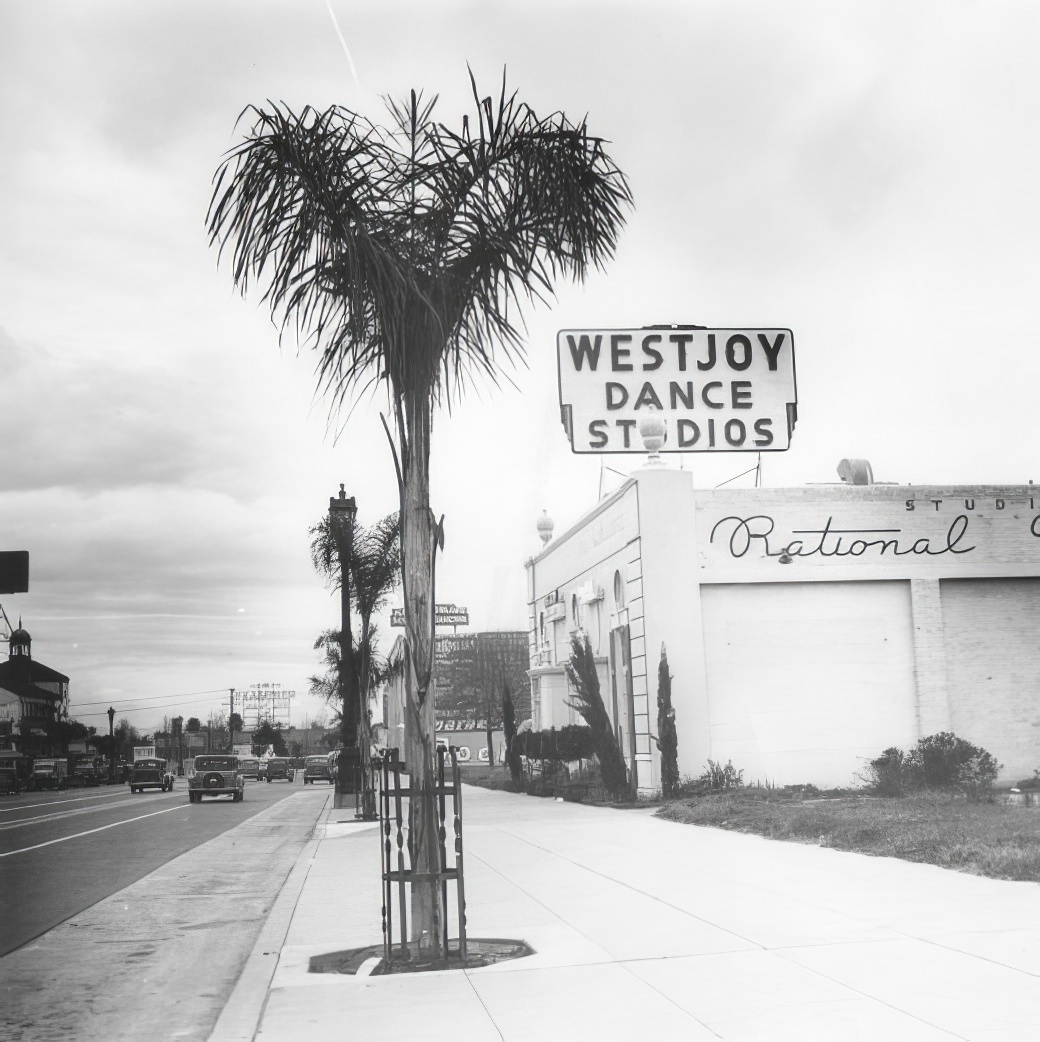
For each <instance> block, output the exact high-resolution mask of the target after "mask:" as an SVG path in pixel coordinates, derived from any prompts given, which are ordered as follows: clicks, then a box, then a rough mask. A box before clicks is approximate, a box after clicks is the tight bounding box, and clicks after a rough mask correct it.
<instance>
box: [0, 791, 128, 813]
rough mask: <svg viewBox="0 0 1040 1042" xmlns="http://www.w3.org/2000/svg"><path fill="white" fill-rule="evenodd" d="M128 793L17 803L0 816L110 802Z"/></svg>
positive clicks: (108, 793) (4, 809)
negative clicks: (86, 802)
mask: <svg viewBox="0 0 1040 1042" xmlns="http://www.w3.org/2000/svg"><path fill="white" fill-rule="evenodd" d="M128 795H129V793H126V792H101V793H98V795H97V796H73V797H71V798H70V799H67V800H51V801H50V802H49V803H16V804H13V805H12V806H10V807H0V814H14V813H15V812H16V811H20V810H36V808H37V807H60V806H62V805H63V804H65V803H79V802H80V800H110V799H112V797H113V796H128Z"/></svg>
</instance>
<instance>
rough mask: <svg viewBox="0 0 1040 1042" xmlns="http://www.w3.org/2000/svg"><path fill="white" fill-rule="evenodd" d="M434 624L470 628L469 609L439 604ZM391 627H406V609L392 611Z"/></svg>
mask: <svg viewBox="0 0 1040 1042" xmlns="http://www.w3.org/2000/svg"><path fill="white" fill-rule="evenodd" d="M434 624H435V625H437V626H468V625H469V608H459V607H458V606H457V605H454V604H438V605H437V606H436V609H435V613H434ZM390 625H391V626H403V625H404V608H391V609H390Z"/></svg>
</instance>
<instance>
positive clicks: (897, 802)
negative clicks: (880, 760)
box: [659, 788, 1040, 882]
mask: <svg viewBox="0 0 1040 1042" xmlns="http://www.w3.org/2000/svg"><path fill="white" fill-rule="evenodd" d="M659 814H660V815H661V817H664V818H668V819H670V820H672V821H679V822H683V823H685V824H689V825H706V826H711V827H713V828H724V829H735V830H737V831H741V832H753V833H756V834H758V835H761V836H768V837H769V838H771V839H782V840H792V841H795V842H799V843H817V844H819V845H820V846H824V847H835V848H836V849H838V850H851V851H856V852H858V853H861V854H874V855H876V856H878V857H898V858H903V859H904V860H906V861H922V862H926V863H928V864H932V865H939V866H941V867H942V868H953V869H957V870H959V871H962V872H974V873H976V874H977V875H982V876H990V877H992V878H994V879H1018V880H1028V881H1032V882H1040V808H1037V807H1025V806H1016V805H1008V804H1006V803H1003V802H1001V801H1000V800H999V799H998V798H996V797H994V798H993V800H992V801H990V800H987V799H982V800H968V799H966V798H964V797H963V796H959V797H958V796H951V795H946V794H939V793H928V794H921V795H914V796H905V797H899V798H879V797H869V796H864V795H859V794H853V795H843V796H834V797H813V798H804V797H800V796H799V795H797V794H791V795H788V794H783V793H778V792H776V791H774V790H768V789H761V790H758V789H754V788H734V789H730V790H727V791H724V792H718V793H713V794H710V795H703V796H695V797H692V798H689V799H682V800H675V801H671V802H668V803H666V804H664V805H663V806H662V807H661V810H660V811H659Z"/></svg>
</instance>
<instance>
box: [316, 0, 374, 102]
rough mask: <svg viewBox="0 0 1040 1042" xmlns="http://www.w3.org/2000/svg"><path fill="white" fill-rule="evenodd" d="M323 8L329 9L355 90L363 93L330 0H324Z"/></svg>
mask: <svg viewBox="0 0 1040 1042" xmlns="http://www.w3.org/2000/svg"><path fill="white" fill-rule="evenodd" d="M325 6H326V7H327V8H328V9H329V17H330V18H331V19H332V25H333V27H334V28H335V30H336V35H337V36H338V37H339V42H340V43H341V44H342V45H343V53H344V54H345V55H346V56H347V64H348V65H349V66H350V74H351V76H353V77H354V82H355V83H356V84H357V89H358V90H359V91H361V92H362V93H364V88H363V87H362V86H361V81H360V80H359V79H358V74H357V69H355V68H354V59H353V58H351V56H350V48H349V47H347V41H346V40H344V39H343V33H342V31H341V30H340V27H339V22H337V21H336V12H335V11H333V10H332V3H331V2H330V0H325Z"/></svg>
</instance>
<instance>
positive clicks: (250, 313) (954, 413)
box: [0, 0, 1040, 730]
mask: <svg viewBox="0 0 1040 1042" xmlns="http://www.w3.org/2000/svg"><path fill="white" fill-rule="evenodd" d="M1038 49H1040V5H1037V4H1035V3H1033V2H1031V0H1017V2H1016V0H990V2H986V3H982V2H968V0H935V2H932V0H893V2H887V0H863V2H848V0H821V2H807V0H785V2H782V3H780V2H777V0H681V2H680V0H675V2H661V0H639V2H638V3H637V2H635V0H632V2H621V3H614V4H611V3H607V2H604V0H595V2H593V0H588V2H585V0H552V2H551V3H550V2H544V3H542V2H537V0H515V2H514V0H500V2H489V0H481V2H471V3H462V2H458V3H455V2H448V0H422V2H415V3H403V2H398V0H291V2H290V0H176V2H173V0H169V2H167V0H148V2H141V0H63V2H59V0H4V2H3V3H0V120H2V132H3V146H2V149H3V161H2V162H0V199H2V202H0V437H2V443H0V453H2V454H0V549H8V550H28V551H29V552H30V560H31V588H30V591H29V592H28V593H24V594H18V595H4V596H2V597H0V605H2V606H3V609H4V611H5V612H6V614H7V616H8V618H9V619H10V620H11V622H12V624H17V620H18V618H19V617H21V619H22V620H23V622H24V624H25V626H26V628H27V629H28V630H29V631H30V633H31V634H32V637H33V652H34V655H35V657H36V658H37V659H39V660H40V661H42V662H45V663H46V664H47V665H50V666H52V667H54V668H56V669H58V670H60V671H62V672H63V673H66V674H68V676H69V677H70V678H71V685H70V686H71V696H72V698H71V701H72V713H73V715H74V716H75V717H77V718H78V719H81V720H83V721H84V722H87V723H92V724H95V725H98V726H100V727H101V728H102V729H103V727H104V726H105V725H106V724H107V720H105V718H104V711H105V710H106V709H107V707H108V706H109V705H112V706H113V707H114V708H115V709H116V710H117V713H118V715H119V717H122V716H126V717H127V718H128V719H130V720H131V721H132V722H134V723H135V724H136V725H137V726H138V727H140V728H141V729H142V730H150V729H151V728H153V727H154V726H156V725H157V724H158V723H159V722H160V721H161V719H162V717H163V716H164V715H167V716H173V715H175V714H178V713H180V714H183V715H185V716H190V715H197V716H200V717H203V718H205V716H206V715H207V714H208V713H209V712H210V711H211V710H212V709H214V708H218V707H219V706H220V705H221V704H226V699H227V692H228V689H230V688H245V687H249V686H250V685H251V684H257V683H279V684H281V685H282V686H283V687H285V688H289V689H292V690H295V691H296V701H295V708H294V711H293V722H294V723H303V722H304V720H305V719H306V718H313V717H314V716H315V715H318V714H320V713H321V706H320V704H319V703H317V702H315V701H314V700H313V699H311V698H310V697H308V695H307V678H308V677H309V676H310V675H311V674H312V673H314V672H316V671H318V670H319V668H320V664H319V661H318V657H317V654H316V653H315V652H314V651H313V648H312V645H313V642H314V639H315V637H316V636H317V634H318V633H319V632H320V631H321V630H323V629H326V628H329V627H332V626H335V625H336V624H337V611H338V599H337V598H336V596H335V595H334V594H333V593H332V592H330V591H328V590H327V589H325V588H324V587H323V586H322V583H321V581H320V580H319V579H318V577H317V576H316V575H315V574H314V571H313V569H312V567H311V564H310V559H309V534H308V529H309V527H310V526H312V525H313V524H315V523H316V522H317V521H318V520H319V519H320V518H321V516H322V514H323V512H324V511H325V510H326V508H327V505H328V498H329V496H330V495H334V494H335V493H336V492H337V490H338V488H339V485H340V483H343V484H344V485H345V487H346V491H347V494H348V495H354V496H355V497H356V499H357V502H358V508H359V519H360V520H361V521H362V522H365V523H372V522H374V521H375V520H377V519H378V518H380V517H382V516H384V515H385V514H387V513H389V512H390V511H392V510H394V509H395V508H396V485H395V481H394V479H393V476H392V474H393V472H392V463H391V459H390V456H389V453H388V450H387V445H386V441H385V437H384V435H383V433H382V429H381V426H380V422H379V412H380V410H381V409H385V399H384V398H382V397H381V396H380V395H378V394H376V395H374V396H371V397H366V398H364V399H362V400H361V401H360V402H358V403H357V406H356V407H355V409H354V410H353V412H352V413H351V415H350V416H349V418H348V417H346V416H340V417H338V418H336V419H333V421H332V422H331V423H330V417H329V411H328V407H327V404H326V403H325V402H323V401H322V400H320V399H316V398H315V393H314V378H313V367H314V362H313V358H311V357H308V355H307V354H306V353H301V352H299V351H298V350H297V345H296V344H295V343H293V342H291V341H288V340H286V341H283V342H282V343H281V344H279V339H278V335H277V330H276V329H275V328H274V327H273V326H272V324H271V321H270V319H269V317H268V315H267V313H266V312H265V311H264V310H263V308H262V307H261V305H260V303H259V299H258V298H257V297H256V296H253V297H250V298H248V299H245V300H243V299H242V298H241V297H240V296H238V295H237V294H236V293H235V291H234V289H233V287H232V283H231V277H230V274H229V272H228V270H227V267H226V266H224V267H218V264H217V257H216V253H215V251H214V250H213V249H211V248H210V247H209V245H208V242H207V238H206V234H205V229H204V215H205V212H206V206H207V203H208V201H209V195H210V191H211V178H212V175H213V173H214V170H215V169H216V167H217V165H218V164H219V162H220V160H221V157H222V155H223V154H224V152H225V151H226V150H227V149H229V148H231V147H232V146H233V145H235V144H236V142H237V141H238V140H240V137H239V135H240V132H241V131H239V132H236V129H235V123H236V118H237V116H238V114H239V113H240V112H241V110H242V109H243V108H244V107H245V106H246V105H248V104H250V103H255V104H263V103H264V101H265V100H266V99H272V100H276V101H284V102H286V103H288V104H289V105H290V106H294V107H298V106H301V105H303V104H307V103H309V104H311V105H314V106H318V107H324V106H327V105H329V104H332V103H340V104H343V105H346V106H348V107H350V108H354V109H357V110H359V111H361V112H363V113H364V114H365V115H368V116H370V117H372V118H374V119H376V120H380V121H381V120H383V118H384V115H385V107H384V104H383V101H382V99H383V97H384V96H387V95H389V96H392V97H396V98H400V97H404V96H406V95H407V92H408V91H409V90H410V89H411V88H413V87H415V88H421V89H423V90H424V91H426V92H427V93H428V94H439V95H440V100H439V101H438V108H437V111H438V113H439V115H440V117H441V118H442V119H443V120H444V121H445V122H447V123H449V124H450V125H453V126H457V125H458V124H459V123H460V120H461V115H462V113H463V112H465V111H469V110H470V109H471V101H470V98H469V96H468V90H469V84H468V78H467V71H466V70H467V63H468V64H469V66H470V67H471V68H472V69H473V71H474V74H475V75H476V77H477V80H478V83H479V84H480V85H481V86H482V87H483V89H484V90H485V91H486V92H487V93H492V92H494V91H495V90H496V89H497V87H498V83H499V80H500V78H501V75H502V70H503V68H507V70H508V78H509V82H510V84H511V85H512V86H513V87H515V88H516V89H517V91H518V92H519V95H520V97H521V98H522V99H523V100H525V101H527V102H528V103H529V104H531V106H532V107H533V108H534V109H535V111H537V112H539V113H542V114H548V113H550V112H552V111H554V110H556V109H562V110H563V111H564V112H566V113H567V114H568V115H569V116H571V117H572V118H575V119H577V118H580V117H582V116H584V115H586V114H587V116H588V121H589V127H590V130H591V131H592V132H593V133H594V134H597V135H599V136H602V137H605V138H607V139H609V140H610V142H611V145H610V150H611V154H612V156H613V158H614V159H615V160H616V162H617V163H618V165H619V166H620V167H621V168H622V169H623V170H624V171H625V173H626V174H627V176H628V177H629V179H630V182H631V186H632V190H633V194H634V197H635V208H634V210H633V212H632V214H631V216H630V219H629V222H628V226H627V228H626V230H625V231H624V233H623V236H622V238H621V241H620V245H619V250H618V254H617V257H616V259H615V261H614V263H613V264H612V265H611V266H610V267H609V269H608V270H607V271H606V272H604V273H602V274H597V275H595V276H594V277H593V278H591V279H590V280H589V281H588V282H587V283H586V284H585V285H583V286H579V287H574V286H570V285H561V286H560V287H559V291H558V297H557V301H556V303H555V305H554V306H553V307H551V308H541V309H531V310H529V311H528V313H527V325H528V334H529V335H528V339H527V351H528V362H529V364H528V366H527V367H526V368H523V369H520V370H518V371H515V372H512V373H511V379H512V385H510V384H509V383H505V384H504V385H503V387H502V388H501V389H500V390H497V391H494V390H491V389H488V388H477V389H476V390H475V391H474V392H473V393H471V394H470V395H469V397H468V398H467V399H466V400H465V401H464V402H463V403H462V405H461V407H460V408H459V409H458V410H457V411H456V412H455V413H454V414H453V415H451V416H447V415H443V416H440V417H439V418H438V421H437V426H436V428H435V432H434V449H433V451H434V461H433V469H434V473H433V483H432V501H433V507H434V509H435V511H436V513H437V514H438V515H439V514H442V513H443V514H444V515H445V529H446V545H445V550H444V554H443V556H442V558H441V559H440V562H439V564H438V601H442V602H454V603H455V604H457V605H461V606H465V607H467V608H468V609H469V611H470V619H471V628H472V629H522V628H524V625H525V618H526V610H525V603H524V598H525V593H524V568H523V563H524V561H525V559H526V558H527V557H529V556H531V555H532V554H533V553H535V552H537V550H538V548H539V545H540V544H539V542H538V539H537V533H536V529H535V522H536V519H537V517H538V516H539V514H540V513H541V511H542V510H543V509H545V510H548V512H549V514H550V515H551V516H552V517H553V519H554V520H555V522H556V525H557V531H558V532H559V531H562V530H563V529H565V528H566V527H568V526H569V525H570V524H572V523H573V522H575V521H576V520H577V519H578V518H579V517H580V516H581V515H582V513H583V512H584V511H585V510H586V509H588V508H589V507H591V506H592V505H593V504H594V503H595V502H596V498H597V495H598V494H599V491H600V489H601V488H610V487H612V484H616V482H617V481H619V480H620V478H619V477H618V476H617V475H616V474H615V473H614V470H621V471H627V470H630V469H631V468H632V467H634V466H636V465H638V463H639V460H637V459H635V458H632V457H627V456H625V457H619V456H611V457H606V458H605V459H602V460H600V459H597V458H594V457H589V456H575V455H573V454H571V452H570V449H569V445H568V443H567V440H566V437H565V434H564V431H563V428H562V427H561V425H560V422H559V408H558V402H557V378H556V359H555V339H556V332H557V330H559V329H561V328H574V327H604V326H605V327H636V326H642V325H648V324H656V323H678V324H682V323H695V324H701V325H708V326H723V327H725V326H738V327H739V326H746V327H754V326H764V327H787V328H790V329H792V330H793V332H794V338H795V350H796V356H797V367H798V393H799V422H798V426H797V428H796V430H795V433H794V438H793V441H792V445H791V448H790V450H789V451H788V452H786V453H774V454H770V455H768V456H766V457H764V459H763V481H764V483H765V484H766V485H769V486H774V487H776V486H789V485H802V484H805V483H810V482H828V481H834V480H836V471H835V468H836V466H837V463H838V461H839V460H840V459H842V458H843V457H850V456H853V457H865V458H867V459H869V460H870V461H871V463H872V465H873V469H874V474H875V477H876V478H877V479H878V480H881V481H893V482H900V483H922V484H931V483H936V484H942V483H979V484H989V483H1017V482H1026V481H1028V480H1030V479H1031V478H1036V479H1037V480H1040V460H1038V458H1037V451H1036V449H1037V437H1036V433H1035V424H1036V420H1035V416H1036V406H1035V393H1036V388H1037V386H1038V377H1040V361H1038V352H1037V336H1036V328H1035V322H1036V307H1035V297H1036V292H1037V289H1036V288H1037V285H1038V281H1040V279H1038V275H1040V262H1038V260H1037V249H1036V243H1037V241H1038V240H1040V221H1038V214H1040V205H1038V202H1037V198H1038V192H1037V185H1038V184H1040V150H1038V146H1037V134H1038V129H1037V128H1038V127H1040V118H1038V116H1040V113H1038V111H1037V109H1038V105H1040V66H1038V64H1037V62H1036V60H1035V55H1036V53H1037V51H1038ZM670 463H671V465H673V466H678V465H680V464H679V460H678V457H671V460H670ZM601 464H605V465H606V466H607V467H608V468H612V469H607V470H603V469H601ZM754 464H755V458H754V457H753V456H751V455H746V454H725V455H717V456H711V457H708V456H706V455H704V454H700V455H697V456H692V455H689V456H685V457H684V458H683V461H682V465H683V466H685V467H687V468H688V469H691V470H692V471H693V473H694V476H695V480H696V481H697V482H698V483H700V484H702V485H704V486H705V487H711V486H714V485H716V484H718V483H720V482H722V481H726V480H727V479H730V478H732V477H733V476H734V475H737V474H739V473H741V472H742V471H745V470H747V469H748V468H750V467H753V466H754ZM750 481H751V478H750V477H745V478H741V479H738V481H737V482H735V484H746V483H748V482H750ZM383 633H384V647H386V646H388V645H389V642H390V640H391V639H392V637H393V636H394V633H395V631H393V630H391V629H390V628H389V626H388V625H386V626H384V629H383ZM0 648H3V650H6V647H5V646H2V645H0ZM0 653H3V651H0Z"/></svg>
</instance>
